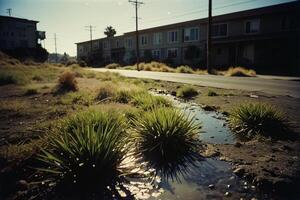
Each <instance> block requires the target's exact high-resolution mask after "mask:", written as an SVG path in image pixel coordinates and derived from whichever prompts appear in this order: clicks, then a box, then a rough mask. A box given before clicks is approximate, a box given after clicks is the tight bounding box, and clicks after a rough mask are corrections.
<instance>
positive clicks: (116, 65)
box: [105, 63, 121, 69]
mask: <svg viewBox="0 0 300 200" xmlns="http://www.w3.org/2000/svg"><path fill="white" fill-rule="evenodd" d="M120 67H121V65H120V64H118V63H111V64H108V65H106V66H105V68H107V69H117V68H120Z"/></svg>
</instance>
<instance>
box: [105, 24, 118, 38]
mask: <svg viewBox="0 0 300 200" xmlns="http://www.w3.org/2000/svg"><path fill="white" fill-rule="evenodd" d="M116 33H117V32H116V30H115V29H114V28H113V27H112V26H108V27H106V29H105V31H104V34H105V35H106V36H107V37H114V36H115V35H116Z"/></svg>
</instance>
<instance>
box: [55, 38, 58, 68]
mask: <svg viewBox="0 0 300 200" xmlns="http://www.w3.org/2000/svg"><path fill="white" fill-rule="evenodd" d="M54 45H55V62H56V63H57V61H58V58H57V47H56V33H54Z"/></svg>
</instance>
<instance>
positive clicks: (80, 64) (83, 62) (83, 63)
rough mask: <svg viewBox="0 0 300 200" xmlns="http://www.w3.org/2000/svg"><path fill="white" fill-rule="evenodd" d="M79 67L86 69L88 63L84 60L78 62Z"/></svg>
mask: <svg viewBox="0 0 300 200" xmlns="http://www.w3.org/2000/svg"><path fill="white" fill-rule="evenodd" d="M78 65H79V66H80V67H86V66H87V64H86V62H85V61H84V60H80V61H78Z"/></svg>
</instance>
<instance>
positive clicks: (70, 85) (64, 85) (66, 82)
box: [56, 71, 78, 93]
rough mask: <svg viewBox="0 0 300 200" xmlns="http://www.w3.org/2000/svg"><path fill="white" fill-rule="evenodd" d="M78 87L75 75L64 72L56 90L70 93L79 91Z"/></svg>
mask: <svg viewBox="0 0 300 200" xmlns="http://www.w3.org/2000/svg"><path fill="white" fill-rule="evenodd" d="M77 90H78V85H77V81H76V79H75V74H74V73H72V72H70V71H66V72H64V73H63V74H62V75H61V76H60V77H59V79H58V84H57V88H56V92H58V93H60V92H69V91H77Z"/></svg>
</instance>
